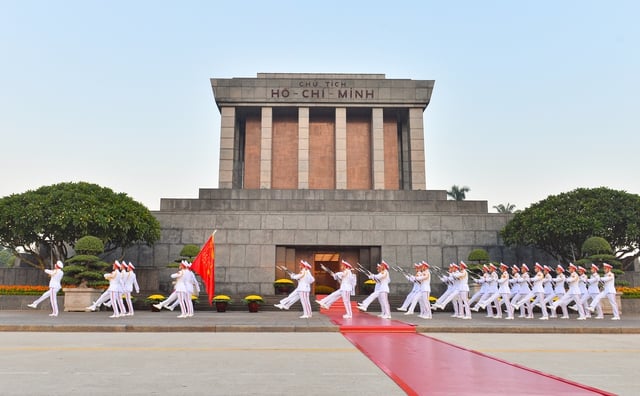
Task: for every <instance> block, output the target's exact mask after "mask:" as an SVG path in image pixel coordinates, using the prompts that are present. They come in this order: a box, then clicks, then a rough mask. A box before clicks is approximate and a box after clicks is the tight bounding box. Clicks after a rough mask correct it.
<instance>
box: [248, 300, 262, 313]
mask: <svg viewBox="0 0 640 396" xmlns="http://www.w3.org/2000/svg"><path fill="white" fill-rule="evenodd" d="M247 307H249V312H258V310H259V309H260V304H259V303H258V302H257V301H249V302H248V303H247Z"/></svg>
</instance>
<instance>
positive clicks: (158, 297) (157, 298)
mask: <svg viewBox="0 0 640 396" xmlns="http://www.w3.org/2000/svg"><path fill="white" fill-rule="evenodd" d="M164 300H165V297H164V296H163V295H162V294H152V295H150V296H149V297H147V298H146V299H145V301H146V302H147V304H149V305H151V311H152V312H160V310H159V309H158V308H156V307H154V306H153V305H154V304H158V303H159V302H162V301H164Z"/></svg>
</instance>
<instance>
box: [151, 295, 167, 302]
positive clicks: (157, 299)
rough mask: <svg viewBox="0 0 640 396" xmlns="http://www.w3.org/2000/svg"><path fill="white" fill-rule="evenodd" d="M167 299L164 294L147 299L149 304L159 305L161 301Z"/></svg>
mask: <svg viewBox="0 0 640 396" xmlns="http://www.w3.org/2000/svg"><path fill="white" fill-rule="evenodd" d="M165 298H166V297H165V296H163V295H162V294H152V295H150V296H149V297H147V302H153V303H158V302H160V301H164V299H165Z"/></svg>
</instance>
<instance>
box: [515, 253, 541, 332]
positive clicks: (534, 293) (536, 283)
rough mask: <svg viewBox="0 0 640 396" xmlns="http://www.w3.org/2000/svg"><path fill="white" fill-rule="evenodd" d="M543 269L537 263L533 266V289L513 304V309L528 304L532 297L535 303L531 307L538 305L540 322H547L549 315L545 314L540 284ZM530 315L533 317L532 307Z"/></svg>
mask: <svg viewBox="0 0 640 396" xmlns="http://www.w3.org/2000/svg"><path fill="white" fill-rule="evenodd" d="M543 269H544V268H543V267H542V265H540V264H539V263H536V264H535V266H534V271H535V273H536V274H535V276H534V277H533V287H532V289H531V291H530V292H529V293H528V294H527V295H526V296H524V297H523V298H522V299H520V301H518V302H517V303H515V304H514V308H515V309H518V308H520V306H521V305H522V304H525V303H528V302H529V301H531V299H532V298H533V297H535V301H534V302H533V305H536V304H539V305H540V307H541V310H542V317H541V318H540V320H548V319H549V315H548V314H547V308H546V307H545V306H544V287H543V286H542V284H543V283H544V273H543V272H542V270H543ZM530 312H531V313H530V315H533V306H532V307H531V311H530Z"/></svg>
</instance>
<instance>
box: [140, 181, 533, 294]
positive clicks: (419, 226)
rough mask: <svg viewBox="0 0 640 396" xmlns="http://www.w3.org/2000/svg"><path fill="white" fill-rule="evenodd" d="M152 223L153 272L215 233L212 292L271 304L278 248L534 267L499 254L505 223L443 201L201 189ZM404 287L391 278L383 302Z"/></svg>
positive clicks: (427, 196)
mask: <svg viewBox="0 0 640 396" xmlns="http://www.w3.org/2000/svg"><path fill="white" fill-rule="evenodd" d="M154 215H155V216H156V217H157V218H158V220H159V221H160V223H161V225H162V239H161V240H160V241H159V243H157V244H156V245H155V246H154V247H153V249H150V250H147V254H146V256H147V257H146V259H147V260H148V261H150V262H153V264H154V265H155V266H157V267H159V268H163V267H164V266H165V265H166V264H167V263H169V262H171V261H173V260H174V259H175V258H176V257H177V256H178V254H179V252H180V250H181V249H182V247H183V246H184V245H186V244H198V245H200V244H203V243H204V241H205V240H206V239H207V238H208V237H209V235H210V234H211V232H212V231H213V230H217V233H216V235H215V242H216V246H215V249H216V251H215V260H216V261H215V263H216V265H215V267H216V290H217V291H218V292H221V293H229V294H231V295H235V296H239V295H244V294H247V293H260V294H263V295H270V294H273V292H274V291H273V281H274V280H275V279H276V277H277V276H278V275H277V272H276V270H275V268H274V267H275V264H276V262H277V258H276V250H277V248H278V247H288V248H293V249H294V250H295V249H296V248H299V249H302V248H309V247H312V248H314V249H320V248H322V247H327V248H331V249H334V250H340V249H342V248H356V249H357V248H363V247H375V248H379V252H380V257H381V258H383V259H384V260H386V261H387V262H389V263H390V264H392V265H400V266H402V267H404V268H406V269H410V267H411V265H412V263H414V262H417V261H420V260H427V261H428V262H429V263H430V264H431V265H432V266H434V265H435V266H439V267H446V266H447V265H448V264H449V263H450V262H458V261H460V260H466V258H467V255H468V254H469V252H470V251H471V250H473V249H475V248H485V249H487V250H488V251H489V252H490V254H491V258H492V259H493V260H497V261H504V262H507V263H514V262H519V261H527V262H531V261H532V260H535V259H536V258H535V257H533V256H532V254H533V253H532V252H531V251H513V250H511V249H507V248H505V247H504V246H502V242H501V240H500V236H499V231H500V229H501V228H502V227H503V226H504V225H505V224H506V223H507V221H508V220H509V217H510V215H504V214H489V213H487V202H486V201H450V200H447V199H446V192H445V191H373V190H372V191H344V190H323V191H320V190H232V189H202V190H200V196H199V198H197V199H163V200H162V203H161V210H160V211H159V212H155V213H154ZM141 259H142V257H141ZM363 264H365V265H368V266H369V267H372V266H374V265H375V264H376V262H364V263H363ZM294 265H295V263H294ZM165 272H167V273H166V274H165V275H166V276H165V278H168V273H169V272H171V270H165ZM162 277H163V276H162V275H161V276H160V278H161V279H162ZM361 278H362V277H361ZM362 280H364V279H362ZM433 283H434V287H435V288H436V289H437V288H438V285H437V281H434V282H433ZM408 287H410V285H409V284H408V282H406V281H405V280H404V279H403V278H401V277H399V276H398V274H395V279H394V281H393V282H392V284H391V290H392V293H396V292H404V291H406V289H407V288H408Z"/></svg>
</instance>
